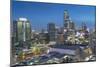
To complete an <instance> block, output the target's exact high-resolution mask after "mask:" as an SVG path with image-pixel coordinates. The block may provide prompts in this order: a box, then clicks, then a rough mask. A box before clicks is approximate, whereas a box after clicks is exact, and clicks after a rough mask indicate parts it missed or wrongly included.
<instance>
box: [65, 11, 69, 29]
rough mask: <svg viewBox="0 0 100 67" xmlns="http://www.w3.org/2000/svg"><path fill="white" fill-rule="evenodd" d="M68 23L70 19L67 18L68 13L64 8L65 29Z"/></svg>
mask: <svg viewBox="0 0 100 67" xmlns="http://www.w3.org/2000/svg"><path fill="white" fill-rule="evenodd" d="M69 23H70V19H69V14H68V11H67V10H65V11H64V28H65V29H67V28H69V27H70V26H69Z"/></svg>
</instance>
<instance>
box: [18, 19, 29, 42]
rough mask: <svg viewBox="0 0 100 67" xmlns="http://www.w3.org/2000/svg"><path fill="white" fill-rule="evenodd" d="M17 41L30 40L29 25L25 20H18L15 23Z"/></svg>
mask: <svg viewBox="0 0 100 67" xmlns="http://www.w3.org/2000/svg"><path fill="white" fill-rule="evenodd" d="M17 33H18V41H27V40H30V39H31V25H30V22H29V21H28V20H27V19H26V18H19V20H18V21H17Z"/></svg>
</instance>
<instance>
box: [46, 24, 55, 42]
mask: <svg viewBox="0 0 100 67" xmlns="http://www.w3.org/2000/svg"><path fill="white" fill-rule="evenodd" d="M48 35H49V40H50V41H55V39H56V28H55V24H54V23H49V24H48Z"/></svg>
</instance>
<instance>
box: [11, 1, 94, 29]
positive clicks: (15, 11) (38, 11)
mask: <svg viewBox="0 0 100 67" xmlns="http://www.w3.org/2000/svg"><path fill="white" fill-rule="evenodd" d="M64 10H68V12H69V16H70V18H71V19H72V21H73V22H74V23H75V24H76V26H80V25H81V23H82V22H85V23H86V24H87V26H88V27H90V28H92V27H93V26H94V24H95V6H82V5H71V4H50V3H39V2H22V1H13V2H12V17H13V20H18V18H19V17H25V18H28V20H29V21H30V22H31V25H32V29H37V30H40V29H42V28H44V29H46V28H47V24H48V23H49V22H53V23H55V24H56V25H57V26H60V27H61V26H63V23H64V22H63V12H64Z"/></svg>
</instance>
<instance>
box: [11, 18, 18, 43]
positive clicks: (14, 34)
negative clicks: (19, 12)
mask: <svg viewBox="0 0 100 67" xmlns="http://www.w3.org/2000/svg"><path fill="white" fill-rule="evenodd" d="M11 25H12V26H11V37H12V42H13V43H16V42H17V41H18V38H17V36H18V34H17V21H16V20H14V21H13V22H12V23H11Z"/></svg>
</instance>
